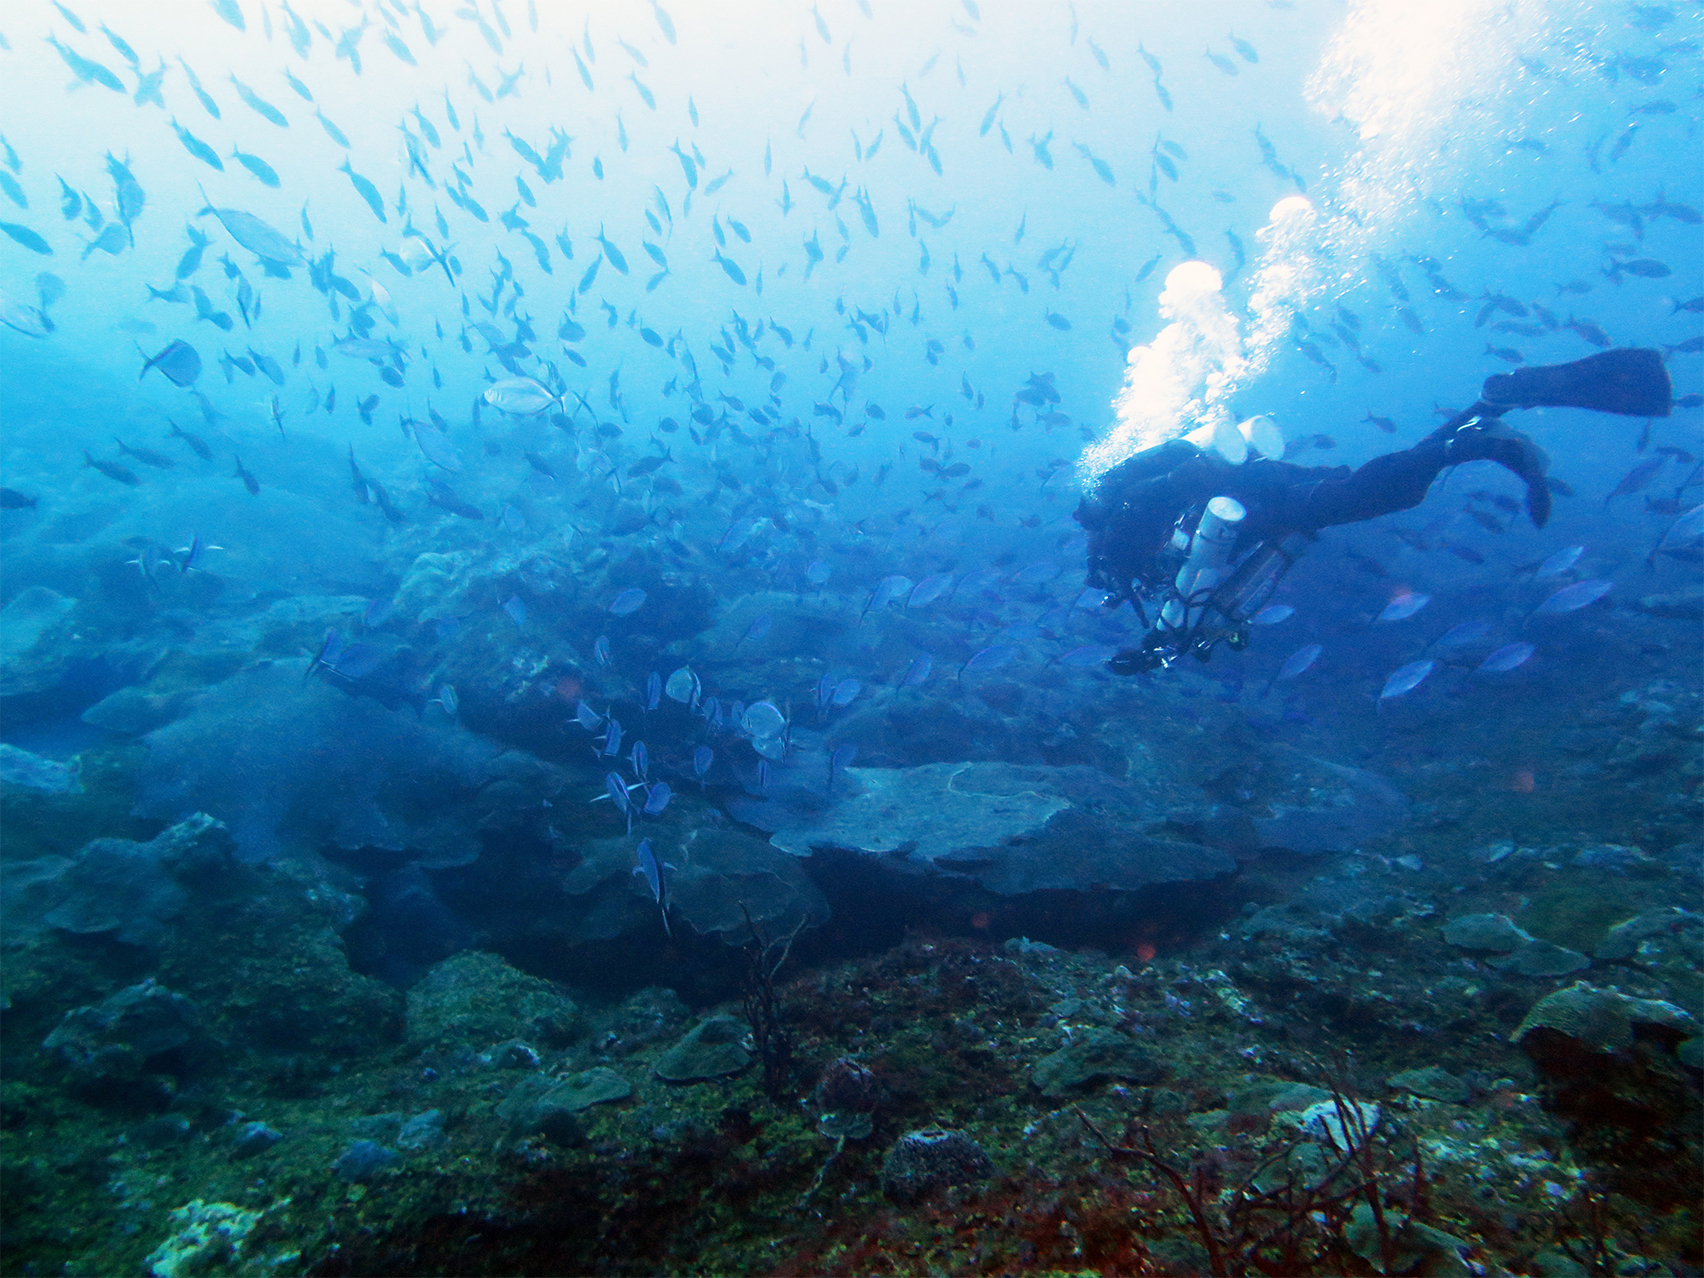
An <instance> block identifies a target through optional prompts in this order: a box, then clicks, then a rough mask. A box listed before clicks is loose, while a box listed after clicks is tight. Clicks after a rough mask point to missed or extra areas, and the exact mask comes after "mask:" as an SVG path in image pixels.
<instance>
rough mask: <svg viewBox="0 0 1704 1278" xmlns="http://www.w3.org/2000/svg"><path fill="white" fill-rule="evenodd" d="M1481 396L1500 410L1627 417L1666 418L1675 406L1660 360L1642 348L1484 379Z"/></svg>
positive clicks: (1659, 357)
mask: <svg viewBox="0 0 1704 1278" xmlns="http://www.w3.org/2000/svg"><path fill="white" fill-rule="evenodd" d="M1482 394H1483V395H1484V397H1485V400H1486V401H1487V402H1488V403H1491V404H1495V405H1497V406H1498V407H1501V408H1541V407H1542V408H1589V409H1591V410H1592V411H1593V412H1598V413H1620V414H1621V415H1623V416H1625V417H1667V416H1668V415H1669V410H1670V409H1671V408H1672V407H1673V405H1674V388H1673V386H1672V385H1671V384H1670V382H1669V375H1668V369H1666V368H1664V367H1663V359H1662V356H1661V355H1659V354H1658V353H1657V352H1656V351H1653V350H1647V349H1644V348H1642V347H1625V348H1623V349H1621V350H1613V351H1604V352H1602V353H1601V354H1598V355H1588V356H1587V357H1586V358H1585V359H1577V360H1575V361H1574V362H1573V363H1571V364H1550V365H1546V366H1540V367H1536V368H1522V369H1519V370H1517V371H1515V372H1513V373H1496V374H1493V375H1492V376H1490V377H1487V378H1486V379H1485V387H1484V390H1483V391H1482Z"/></svg>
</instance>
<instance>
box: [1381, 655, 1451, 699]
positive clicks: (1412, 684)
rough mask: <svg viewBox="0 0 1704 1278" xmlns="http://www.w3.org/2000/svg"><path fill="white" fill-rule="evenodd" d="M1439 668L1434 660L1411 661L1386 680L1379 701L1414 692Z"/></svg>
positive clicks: (1393, 672)
mask: <svg viewBox="0 0 1704 1278" xmlns="http://www.w3.org/2000/svg"><path fill="white" fill-rule="evenodd" d="M1437 668H1438V663H1437V662H1436V661H1432V660H1426V661H1411V662H1409V663H1408V664H1407V665H1406V666H1400V667H1398V668H1397V669H1396V670H1394V671H1392V672H1391V676H1390V678H1388V679H1386V680H1385V684H1384V688H1383V689H1382V690H1381V691H1380V692H1379V700H1380V701H1386V700H1388V699H1389V698H1391V697H1400V696H1403V695H1405V694H1407V693H1410V692H1412V691H1414V689H1416V688H1418V687H1419V686H1420V685H1421V684H1422V683H1424V682H1425V681H1426V677H1427V676H1428V675H1430V674H1431V673H1432V672H1433V671H1434V670H1436V669H1437Z"/></svg>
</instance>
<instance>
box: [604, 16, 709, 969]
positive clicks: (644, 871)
mask: <svg viewBox="0 0 1704 1278" xmlns="http://www.w3.org/2000/svg"><path fill="white" fill-rule="evenodd" d="M657 13H658V15H659V16H661V15H662V10H661V9H658V10H657ZM610 775H611V776H615V774H614V773H613V772H612V773H610ZM700 776H701V778H702V774H700ZM616 780H617V784H621V785H622V797H621V801H620V805H621V807H622V808H623V810H624V811H625V810H626V803H627V791H626V787H625V784H624V783H622V782H621V780H620V778H619V777H617V778H616ZM610 794H611V797H614V791H613V790H611V791H610ZM628 824H629V828H631V825H632V822H631V820H629V823H628ZM637 857H638V861H639V863H638V864H637V865H635V866H634V867H633V873H635V874H637V875H639V876H641V877H642V878H643V879H644V880H645V886H646V887H648V888H649V889H650V891H651V899H652V900H654V901H655V902H656V903H657V909H658V911H659V912H660V913H661V914H662V916H663V934H664V935H665V936H673V932H672V931H671V930H670V928H669V881H668V874H667V871H668V870H669V869H670V868H672V867H670V866H668V865H667V863H665V862H663V861H659V860H658V859H657V854H656V853H655V852H653V851H652V850H651V840H649V839H640V840H639V851H638V853H637Z"/></svg>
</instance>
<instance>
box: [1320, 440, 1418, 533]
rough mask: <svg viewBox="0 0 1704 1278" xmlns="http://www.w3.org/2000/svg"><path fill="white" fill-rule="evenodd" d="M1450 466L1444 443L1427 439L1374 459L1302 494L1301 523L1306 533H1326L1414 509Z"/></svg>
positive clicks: (1327, 479) (1328, 479) (1321, 482)
mask: <svg viewBox="0 0 1704 1278" xmlns="http://www.w3.org/2000/svg"><path fill="white" fill-rule="evenodd" d="M1449 464H1450V459H1449V456H1448V449H1447V447H1446V445H1445V443H1444V441H1442V440H1435V439H1425V440H1422V441H1421V442H1420V443H1418V444H1416V445H1415V446H1414V447H1413V448H1405V449H1403V450H1402V451H1401V452H1399V453H1386V454H1385V455H1384V456H1383V457H1375V458H1373V459H1372V461H1370V462H1368V463H1367V464H1366V465H1364V466H1362V467H1361V468H1360V469H1359V470H1356V471H1353V472H1352V473H1350V474H1347V475H1343V474H1330V475H1327V476H1325V477H1324V478H1321V479H1319V480H1317V481H1315V482H1314V483H1312V484H1310V485H1308V486H1307V487H1306V488H1305V489H1304V490H1303V491H1302V492H1301V493H1299V494H1298V497H1299V498H1300V503H1301V509H1300V511H1299V518H1298V519H1297V521H1296V522H1297V524H1298V525H1299V526H1301V527H1305V528H1327V527H1330V526H1331V525H1333V524H1353V523H1359V522H1360V521H1361V520H1363V519H1375V518H1377V517H1378V516H1380V515H1389V514H1393V513H1395V512H1396V511H1399V510H1409V509H1411V508H1412V507H1415V506H1418V505H1419V504H1420V503H1421V502H1423V501H1424V500H1426V490H1427V489H1429V488H1430V487H1431V486H1432V481H1433V480H1434V479H1436V478H1437V477H1438V472H1439V471H1440V470H1442V469H1443V468H1444V467H1445V466H1448V465H1449Z"/></svg>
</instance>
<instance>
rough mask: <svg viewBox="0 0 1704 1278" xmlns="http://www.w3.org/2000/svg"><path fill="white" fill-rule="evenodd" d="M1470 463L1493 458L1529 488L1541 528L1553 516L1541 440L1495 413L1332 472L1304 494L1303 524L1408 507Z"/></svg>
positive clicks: (1534, 518)
mask: <svg viewBox="0 0 1704 1278" xmlns="http://www.w3.org/2000/svg"><path fill="white" fill-rule="evenodd" d="M1465 461H1494V462H1496V463H1497V464H1498V465H1500V466H1503V467H1506V468H1507V469H1509V470H1511V471H1513V472H1514V473H1515V474H1516V475H1518V476H1519V477H1520V478H1521V479H1522V480H1523V481H1524V482H1525V483H1526V486H1527V513H1528V514H1529V515H1531V516H1532V522H1533V523H1534V524H1535V525H1537V526H1538V527H1540V528H1542V527H1544V523H1545V521H1546V520H1547V519H1549V518H1550V489H1549V488H1548V487H1547V486H1546V484H1545V482H1544V471H1545V467H1546V465H1547V464H1548V463H1547V459H1546V458H1545V456H1544V453H1543V450H1541V449H1540V448H1539V447H1538V445H1537V444H1535V443H1533V442H1532V441H1531V440H1530V439H1528V438H1527V437H1526V436H1525V435H1522V434H1521V433H1520V432H1519V431H1514V430H1510V429H1509V428H1508V427H1507V426H1505V425H1504V424H1503V423H1502V422H1501V421H1500V420H1498V419H1497V418H1495V417H1476V418H1474V419H1472V420H1471V421H1469V422H1467V423H1466V424H1464V425H1461V426H1455V425H1451V426H1447V427H1445V428H1443V429H1442V430H1438V431H1434V432H1433V433H1432V434H1430V435H1428V436H1426V438H1425V439H1422V440H1421V441H1420V442H1419V443H1418V444H1416V445H1414V447H1412V448H1405V449H1403V450H1402V451H1401V452H1398V453H1387V454H1385V455H1384V456H1383V457H1375V458H1373V460H1372V461H1370V462H1368V463H1367V464H1366V465H1365V466H1362V467H1361V468H1360V469H1359V470H1357V471H1354V472H1353V473H1351V474H1348V475H1332V476H1328V477H1326V478H1324V479H1321V480H1319V481H1318V482H1316V483H1314V484H1313V485H1311V486H1310V487H1308V488H1307V489H1306V490H1304V491H1303V492H1302V493H1301V494H1300V501H1301V503H1302V509H1301V520H1302V521H1303V522H1301V523H1300V524H1299V525H1298V526H1301V527H1307V528H1326V527H1330V526H1331V525H1333V524H1351V523H1358V522H1359V521H1361V520H1363V519H1373V518H1376V517H1377V516H1379V515H1389V514H1393V513H1394V512H1396V511H1399V510H1409V509H1412V508H1413V507H1415V506H1418V505H1419V504H1420V503H1421V502H1422V501H1424V500H1425V499H1426V491H1427V489H1429V488H1430V487H1431V486H1432V481H1433V480H1434V479H1436V478H1437V477H1438V472H1439V471H1441V470H1442V469H1444V467H1446V466H1454V465H1457V464H1458V463H1460V462H1465Z"/></svg>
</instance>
